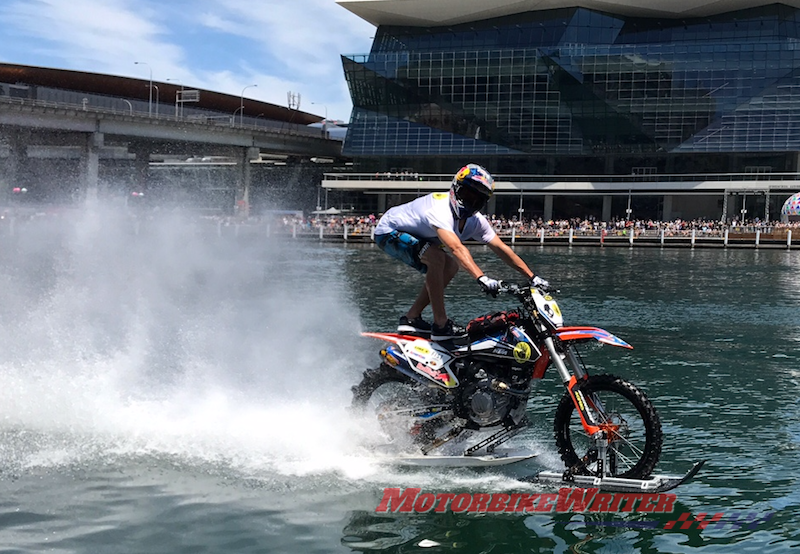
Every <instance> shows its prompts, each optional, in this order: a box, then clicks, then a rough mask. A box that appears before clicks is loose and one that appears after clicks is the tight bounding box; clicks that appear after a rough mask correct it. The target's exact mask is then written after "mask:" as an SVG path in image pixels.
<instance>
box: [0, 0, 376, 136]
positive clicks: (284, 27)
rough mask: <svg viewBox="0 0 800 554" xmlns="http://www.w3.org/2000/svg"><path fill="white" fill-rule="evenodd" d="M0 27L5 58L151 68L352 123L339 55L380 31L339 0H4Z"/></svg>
mask: <svg viewBox="0 0 800 554" xmlns="http://www.w3.org/2000/svg"><path fill="white" fill-rule="evenodd" d="M0 28H1V29H2V30H3V38H2V41H0V62H4V63H12V64H21V65H34V66H41V67H50V68H56V69H72V70H79V71H89V72H93V73H102V74H109V75H119V76H124V77H134V78H139V79H145V80H149V79H150V77H151V71H152V79H153V81H154V82H167V81H169V82H175V83H178V84H182V85H184V86H185V87H186V88H199V89H207V90H213V91H216V92H223V93H227V94H233V95H236V96H240V95H242V94H243V91H244V96H245V98H253V99H256V100H261V101H264V102H271V103H273V104H277V105H280V106H287V105H288V99H287V95H288V93H289V92H292V93H295V94H299V95H300V106H299V109H300V110H302V111H305V112H309V113H313V114H316V115H319V116H321V117H325V116H327V117H328V119H330V120H343V121H345V122H347V121H349V118H350V111H351V109H352V103H351V101H350V95H349V93H348V90H347V84H346V82H345V79H344V73H343V70H342V63H341V59H340V56H341V55H342V54H365V53H367V52H369V49H370V46H371V44H372V37H373V36H374V35H375V27H374V26H373V25H372V24H370V23H367V22H366V21H364V20H362V19H360V18H359V17H357V16H356V15H354V14H352V13H351V12H349V11H347V10H346V9H344V8H342V7H341V6H339V5H338V4H336V2H335V0H169V1H164V0H0ZM135 62H140V63H139V64H136V63H135ZM251 85H256V86H251ZM245 87H247V88H245Z"/></svg>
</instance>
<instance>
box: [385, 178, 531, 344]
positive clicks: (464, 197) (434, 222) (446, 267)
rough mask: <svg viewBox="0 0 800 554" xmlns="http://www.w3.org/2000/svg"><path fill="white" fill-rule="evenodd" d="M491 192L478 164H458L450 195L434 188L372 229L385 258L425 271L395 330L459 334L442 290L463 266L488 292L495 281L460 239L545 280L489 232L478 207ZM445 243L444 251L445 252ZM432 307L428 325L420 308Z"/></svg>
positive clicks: (439, 335) (440, 335)
mask: <svg viewBox="0 0 800 554" xmlns="http://www.w3.org/2000/svg"><path fill="white" fill-rule="evenodd" d="M493 192H494V179H493V178H492V176H491V175H490V174H489V172H488V171H486V170H485V169H484V168H482V167H481V166H479V165H476V164H468V165H466V166H464V167H462V168H461V169H460V170H459V171H458V173H456V175H455V177H454V178H453V183H452V185H451V187H450V193H449V194H448V193H446V192H434V193H432V194H428V195H426V196H422V197H419V198H417V199H416V200H412V201H411V202H409V203H407V204H402V205H400V206H395V207H394V208H391V209H389V210H388V211H387V212H386V213H385V214H383V217H381V219H380V221H378V226H377V227H376V228H375V242H376V243H377V244H378V246H379V247H380V248H381V249H382V250H383V251H384V252H386V253H387V254H389V255H390V256H392V257H394V258H397V259H398V260H400V261H402V262H404V263H406V264H408V265H410V266H411V267H413V268H414V269H416V270H417V271H419V272H420V273H422V274H424V275H425V284H424V285H423V287H422V290H420V292H419V295H418V296H417V299H416V300H415V301H414V304H412V306H411V308H410V309H409V310H408V312H406V314H405V315H404V316H402V317H401V318H400V324H399V326H398V327H397V330H398V332H404V333H417V334H423V335H427V334H428V333H430V334H431V339H432V340H446V339H450V338H453V337H458V336H463V335H464V334H465V329H464V328H463V327H461V326H460V325H456V324H455V323H454V322H453V321H452V320H451V319H448V317H447V312H446V311H445V306H444V289H445V287H446V286H447V285H448V283H450V280H451V279H452V278H453V277H454V276H455V274H456V272H457V271H458V268H459V266H461V267H463V268H464V270H465V271H467V272H468V273H469V274H470V275H472V277H473V278H475V279H476V280H477V281H478V283H479V284H480V286H481V288H482V289H483V291H484V292H486V293H487V294H492V295H493V296H494V295H496V294H497V291H498V289H499V288H500V282H499V281H497V280H495V279H492V278H490V277H487V276H486V275H484V273H483V271H482V270H481V268H480V267H478V264H476V263H475V260H473V259H472V255H471V254H470V252H469V249H468V248H467V247H466V246H464V245H463V241H467V240H478V241H480V242H483V243H485V244H487V245H488V246H489V248H490V249H491V250H492V251H493V252H494V253H495V254H497V256H498V257H500V259H502V260H503V261H504V262H505V263H506V264H508V265H509V266H510V267H512V268H514V269H516V270H517V271H519V272H520V273H522V274H523V275H525V276H526V277H527V278H529V279H531V280H532V281H533V280H534V279H536V281H535V282H534V283H535V284H543V283H546V281H544V280H542V279H540V278H538V277H536V276H535V275H534V274H533V271H531V270H530V268H529V267H528V266H527V264H525V262H524V261H522V259H521V258H520V257H519V256H517V255H516V254H515V253H514V251H513V250H511V248H509V247H508V246H507V245H506V244H505V243H504V242H503V241H502V240H500V238H499V237H498V236H497V233H495V232H494V230H493V229H492V227H491V225H490V224H489V222H488V221H487V220H486V217H484V216H483V214H481V213H480V210H481V209H482V208H483V207H484V206H485V205H486V203H487V202H488V201H489V198H490V197H491V196H492V193H493ZM444 247H447V248H448V249H449V250H450V252H451V253H452V255H451V254H449V253H447V252H446V251H445V250H444ZM428 304H430V305H431V310H432V311H433V325H431V324H430V323H428V322H426V321H425V320H423V319H422V310H423V309H424V308H425V307H426V306H427V305H428Z"/></svg>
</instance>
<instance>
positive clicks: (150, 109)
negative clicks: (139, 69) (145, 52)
mask: <svg viewBox="0 0 800 554" xmlns="http://www.w3.org/2000/svg"><path fill="white" fill-rule="evenodd" d="M133 63H134V65H146V66H147V68H148V69H149V70H150V99H149V100H148V102H147V115H148V117H153V68H152V67H150V64H149V63H147V62H133Z"/></svg>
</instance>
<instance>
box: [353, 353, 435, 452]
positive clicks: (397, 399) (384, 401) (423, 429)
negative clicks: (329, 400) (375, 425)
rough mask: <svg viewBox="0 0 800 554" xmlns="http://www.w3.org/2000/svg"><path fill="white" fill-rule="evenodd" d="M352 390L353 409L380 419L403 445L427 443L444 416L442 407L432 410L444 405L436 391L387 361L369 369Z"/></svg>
mask: <svg viewBox="0 0 800 554" xmlns="http://www.w3.org/2000/svg"><path fill="white" fill-rule="evenodd" d="M352 391H353V402H352V405H351V406H352V408H353V410H354V411H356V412H359V413H361V414H363V415H365V416H368V417H375V418H377V420H378V422H379V424H380V427H381V430H382V431H383V433H384V434H385V435H386V438H387V439H388V440H389V442H390V443H393V444H395V445H396V446H398V447H400V448H414V446H420V445H423V444H425V443H427V442H428V441H429V440H430V439H431V437H432V435H433V434H434V432H435V430H436V429H437V428H438V426H439V423H441V419H440V418H439V417H438V416H439V415H444V413H443V411H442V410H441V409H440V410H439V411H436V410H430V407H431V406H436V405H441V398H440V397H439V394H438V393H437V392H436V391H435V390H433V389H431V388H430V387H426V386H424V385H421V384H419V383H417V382H416V381H414V380H413V379H410V378H408V377H406V376H405V375H403V374H401V373H398V372H397V370H395V369H393V368H392V367H390V366H388V365H386V364H381V366H380V367H378V368H375V369H368V370H367V371H365V372H364V375H363V377H362V379H361V382H360V383H359V384H358V385H356V386H354V387H353V388H352ZM440 412H442V413H440Z"/></svg>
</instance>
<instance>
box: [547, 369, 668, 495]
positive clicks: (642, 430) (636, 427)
mask: <svg viewBox="0 0 800 554" xmlns="http://www.w3.org/2000/svg"><path fill="white" fill-rule="evenodd" d="M581 390H582V391H583V393H584V395H585V397H586V399H587V401H588V403H589V404H590V410H591V411H592V413H593V414H594V415H595V417H596V418H597V419H598V420H599V421H603V422H605V423H606V424H608V425H609V429H613V430H612V431H609V433H610V434H611V437H610V441H609V445H608V453H609V456H608V458H609V460H608V462H609V464H608V466H609V467H608V468H606V469H607V472H608V473H610V474H611V475H612V476H614V477H624V478H628V479H645V478H647V477H649V476H650V474H651V473H652V471H653V469H655V466H656V464H657V463H658V458H659V456H660V455H661V446H662V444H663V440H664V438H663V434H662V432H661V420H660V419H659V417H658V413H657V412H656V410H655V408H654V407H653V404H652V403H651V402H650V400H649V399H648V398H647V397H646V396H645V394H644V393H643V392H642V391H641V390H639V389H638V388H637V387H636V386H635V385H633V384H632V383H629V382H628V381H626V380H624V379H622V378H620V377H616V376H614V375H592V376H590V377H589V381H588V383H586V384H585V385H583V386H582V387H581ZM600 406H602V408H600ZM554 432H555V439H556V446H557V447H558V452H559V454H560V455H561V459H562V460H563V461H564V463H565V464H566V466H567V468H577V470H576V473H578V474H582V475H597V476H599V475H598V473H600V471H599V465H598V463H597V459H596V458H597V456H596V451H595V444H594V441H593V440H592V439H591V438H590V437H589V436H588V435H587V433H586V431H585V430H584V428H583V425H582V423H581V420H580V414H579V412H578V410H576V409H575V404H574V402H573V400H572V397H571V396H570V394H569V392H567V393H565V394H564V396H563V397H562V398H561V402H559V405H558V408H557V409H556V416H555V422H554Z"/></svg>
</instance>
